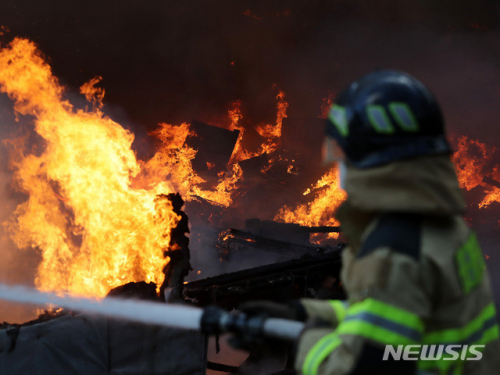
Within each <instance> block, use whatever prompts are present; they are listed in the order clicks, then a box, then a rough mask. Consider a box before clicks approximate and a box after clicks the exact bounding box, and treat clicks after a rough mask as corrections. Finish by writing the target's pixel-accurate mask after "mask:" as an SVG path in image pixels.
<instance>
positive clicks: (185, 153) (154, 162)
mask: <svg viewBox="0 0 500 375" xmlns="http://www.w3.org/2000/svg"><path fill="white" fill-rule="evenodd" d="M189 132H190V130H189V124H187V123H184V124H181V125H180V126H174V125H169V124H160V127H159V128H158V129H157V130H156V131H154V132H153V135H154V136H155V137H157V138H158V140H159V141H160V142H161V144H160V147H159V149H158V151H157V152H156V153H155V155H154V156H153V157H152V158H151V159H150V160H148V161H147V162H140V164H141V166H142V173H141V174H140V175H139V176H138V177H137V179H136V180H135V181H134V184H137V185H136V186H141V187H143V188H146V187H151V186H163V187H164V188H165V189H171V190H175V191H177V192H179V193H180V194H181V195H182V196H183V198H184V199H185V200H187V201H190V200H193V199H196V198H197V197H201V198H203V199H205V200H207V201H209V202H211V203H213V204H216V205H219V206H222V207H228V206H229V205H231V204H232V203H233V200H232V197H231V194H232V192H233V191H234V190H235V189H236V187H237V185H236V184H237V182H238V181H239V180H241V178H242V176H243V170H242V169H241V167H240V166H239V164H238V163H234V164H232V165H231V166H230V168H229V169H228V170H226V171H222V172H220V173H219V174H218V176H219V180H218V183H217V185H216V186H215V188H214V189H212V190H209V189H203V188H202V187H201V186H202V184H204V183H205V182H206V181H205V180H204V179H203V178H202V177H200V176H199V175H198V174H196V172H195V171H194V170H193V166H192V160H193V159H194V157H195V156H196V150H194V149H193V148H191V147H189V146H188V145H187V144H186V143H185V141H186V137H187V136H188V134H189Z"/></svg>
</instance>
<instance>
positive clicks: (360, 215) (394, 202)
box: [295, 155, 500, 375]
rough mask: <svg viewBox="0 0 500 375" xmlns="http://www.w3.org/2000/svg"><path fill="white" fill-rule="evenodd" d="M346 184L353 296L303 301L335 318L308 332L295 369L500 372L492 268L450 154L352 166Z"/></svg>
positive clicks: (310, 374)
mask: <svg viewBox="0 0 500 375" xmlns="http://www.w3.org/2000/svg"><path fill="white" fill-rule="evenodd" d="M345 188H346V191H347V193H348V199H347V200H346V201H345V202H344V203H343V205H342V206H341V207H340V209H339V210H338V212H337V217H338V219H339V220H340V221H341V225H342V228H343V231H344V234H345V235H346V237H347V239H348V241H349V246H348V247H347V248H346V249H345V250H344V253H343V262H344V263H343V268H342V273H341V277H342V282H343V286H344V288H345V291H346V293H347V296H348V301H318V300H302V301H301V302H302V304H303V306H304V307H305V310H306V312H307V315H308V317H319V318H321V319H322V320H324V321H327V322H329V325H328V326H325V327H319V326H313V327H311V328H309V329H306V330H305V331H304V332H303V334H302V336H301V338H300V340H299V343H298V349H297V356H296V362H295V367H296V370H297V373H298V374H304V375H327V374H328V375H341V374H422V375H423V374H474V375H480V374H484V375H490V374H500V360H499V358H500V344H499V338H498V337H499V330H498V325H497V321H496V312H495V305H494V303H493V298H492V293H491V289H490V282H489V276H488V272H487V269H486V266H485V261H484V258H483V254H482V252H481V249H480V247H479V244H478V241H477V238H476V236H475V234H474V233H473V232H472V231H471V230H470V229H469V228H468V226H467V225H466V224H465V222H464V220H463V219H462V217H461V215H462V214H463V213H464V210H465V202H464V199H463V196H462V193H461V191H460V189H459V187H458V183H457V178H456V175H455V171H454V168H453V165H452V163H451V161H450V160H449V157H448V156H445V155H440V156H422V157H417V158H413V159H408V160H401V161H397V162H394V163H390V164H387V165H384V166H379V167H375V168H370V169H364V170H362V169H356V168H353V167H349V169H348V173H347V178H346V181H345ZM411 345H421V346H411ZM453 345H458V346H453ZM473 345H479V346H473ZM405 357H406V359H407V360H405ZM478 357H482V358H481V359H479V360H478ZM384 358H385V359H386V360H384ZM398 358H399V360H398Z"/></svg>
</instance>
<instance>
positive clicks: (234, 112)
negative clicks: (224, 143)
mask: <svg viewBox="0 0 500 375" xmlns="http://www.w3.org/2000/svg"><path fill="white" fill-rule="evenodd" d="M276 100H277V105H276V124H275V125H273V124H260V125H258V126H257V127H256V131H257V133H259V135H260V136H261V137H263V138H264V142H263V143H262V145H261V146H260V148H259V150H258V151H256V152H251V151H249V150H247V149H245V148H244V147H243V144H242V142H243V138H244V134H245V128H244V127H243V126H242V125H241V124H240V123H239V122H240V120H241V119H242V118H243V115H242V113H241V101H240V100H237V101H235V102H234V103H233V109H231V110H229V111H228V115H229V119H230V120H231V124H230V126H229V130H235V129H238V130H239V131H240V134H239V136H238V140H237V142H236V146H235V148H234V151H233V154H232V156H231V163H235V162H239V161H243V160H247V159H250V158H253V157H256V156H260V155H263V154H270V153H272V152H274V151H276V149H277V148H278V147H279V145H280V142H281V139H280V138H281V129H282V126H283V119H284V118H286V117H287V115H286V111H287V108H288V103H287V102H286V100H285V93H284V92H283V91H279V92H278V95H276Z"/></svg>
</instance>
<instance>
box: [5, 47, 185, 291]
mask: <svg viewBox="0 0 500 375" xmlns="http://www.w3.org/2000/svg"><path fill="white" fill-rule="evenodd" d="M97 82H98V81H95V80H93V81H91V82H89V83H88V84H86V85H84V86H83V87H82V92H83V93H85V95H89V96H88V97H89V98H90V97H92V98H96V100H97V101H96V102H95V103H98V100H99V98H101V99H102V95H104V91H99V90H96V89H95V84H96V83H97ZM0 91H1V92H3V93H6V94H7V95H8V96H9V97H10V98H11V99H12V100H13V101H14V102H15V105H14V108H15V111H16V113H17V114H19V115H30V116H33V122H34V128H35V131H36V133H37V134H38V135H39V136H40V137H41V139H43V148H42V150H38V151H36V150H34V151H31V150H30V147H29V145H28V144H27V142H26V138H27V137H25V138H24V139H23V138H21V139H17V140H11V141H9V145H10V148H11V151H12V156H11V168H12V169H13V170H14V176H15V183H16V184H17V187H18V189H19V190H21V191H22V192H24V193H26V194H27V195H28V198H27V201H26V202H24V203H23V204H21V205H19V206H18V207H17V209H16V211H15V214H14V217H13V219H12V220H11V221H9V222H7V223H5V224H4V225H5V226H6V229H7V230H8V232H9V233H10V235H11V237H12V239H13V240H14V242H15V243H16V245H17V246H18V247H19V248H30V247H31V248H34V249H39V251H40V253H41V258H42V260H41V263H40V265H39V267H38V271H37V275H36V278H35V285H36V286H37V287H38V288H39V289H41V290H44V291H69V292H71V293H74V294H79V295H86V296H97V297H102V296H104V295H105V294H106V293H107V292H108V291H109V290H110V289H111V288H113V287H116V286H119V285H122V284H125V283H127V282H131V281H146V282H155V283H157V285H161V283H162V282H163V278H164V275H163V273H162V269H163V267H164V266H165V264H166V263H167V262H168V258H167V259H164V257H163V250H164V249H165V248H166V247H167V246H168V243H169V240H170V228H172V227H173V226H175V225H176V224H177V222H178V221H179V219H180V218H179V217H178V216H177V215H176V214H175V213H174V212H173V211H172V207H171V205H170V203H169V202H156V201H155V197H156V196H157V195H158V194H162V193H163V194H167V193H170V192H172V189H171V188H170V186H168V184H165V183H163V184H159V183H158V184H150V185H149V186H148V187H147V188H134V187H133V186H132V179H133V178H134V177H136V176H137V175H138V174H139V172H140V164H139V163H138V161H137V160H136V157H135V154H134V152H133V150H132V149H131V145H132V141H133V139H134V136H133V134H132V133H130V132H129V131H127V130H125V129H124V128H123V127H122V126H120V125H119V124H118V123H116V122H114V121H113V120H111V119H110V118H109V117H106V116H105V115H104V114H103V113H102V112H101V111H100V110H99V105H96V106H94V109H93V110H91V111H89V110H80V109H75V108H74V107H73V106H72V105H71V104H70V103H69V102H68V101H66V100H64V99H63V93H64V89H63V87H62V86H61V85H60V84H59V82H58V80H57V78H56V77H54V76H53V74H52V72H51V69H50V67H49V65H48V64H47V63H46V62H45V61H44V60H43V58H42V57H41V56H40V53H39V52H38V51H37V49H36V46H35V45H34V44H33V43H32V42H30V41H28V40H25V39H19V38H16V39H14V40H13V41H12V43H11V44H10V45H9V46H8V47H4V48H2V49H1V50H0Z"/></svg>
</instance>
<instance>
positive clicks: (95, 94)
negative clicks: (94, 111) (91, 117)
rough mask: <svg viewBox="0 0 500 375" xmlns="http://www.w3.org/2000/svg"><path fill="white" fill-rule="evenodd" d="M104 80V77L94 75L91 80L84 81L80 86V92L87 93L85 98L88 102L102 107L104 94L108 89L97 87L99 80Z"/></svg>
mask: <svg viewBox="0 0 500 375" xmlns="http://www.w3.org/2000/svg"><path fill="white" fill-rule="evenodd" d="M101 81H102V77H94V78H92V79H91V80H90V81H89V82H87V83H84V84H83V85H82V87H80V94H82V95H85V99H87V101H88V102H91V103H93V104H94V105H95V106H97V107H99V108H102V106H103V102H102V101H103V100H104V94H105V93H106V91H105V90H104V89H103V88H101V87H95V86H96V85H97V84H98V83H99V82H101Z"/></svg>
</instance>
